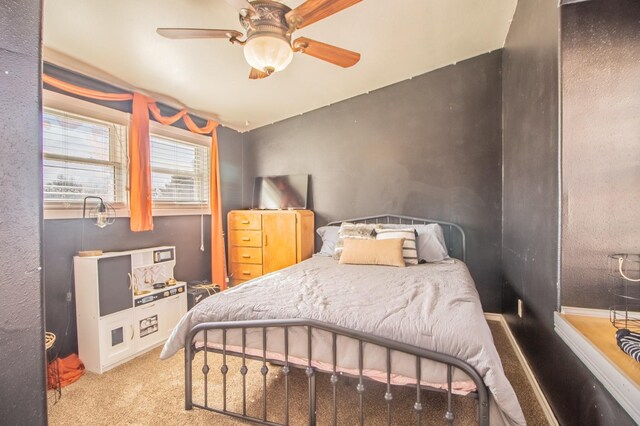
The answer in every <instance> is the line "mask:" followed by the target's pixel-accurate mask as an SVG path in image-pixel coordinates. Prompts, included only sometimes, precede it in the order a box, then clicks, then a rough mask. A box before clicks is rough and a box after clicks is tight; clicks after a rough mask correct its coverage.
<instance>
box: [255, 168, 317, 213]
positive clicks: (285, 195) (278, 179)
mask: <svg viewBox="0 0 640 426" xmlns="http://www.w3.org/2000/svg"><path fill="white" fill-rule="evenodd" d="M308 187H309V175H284V176H259V177H256V181H255V184H254V186H253V203H252V208H254V209H261V210H295V209H306V208H307V189H308Z"/></svg>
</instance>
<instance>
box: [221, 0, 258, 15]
mask: <svg viewBox="0 0 640 426" xmlns="http://www.w3.org/2000/svg"><path fill="white" fill-rule="evenodd" d="M225 1H226V2H227V3H229V4H230V5H231V6H233V7H234V8H236V9H238V12H241V11H242V9H247V10H250V11H251V12H253V13H255V11H256V10H255V9H254V8H253V6H252V5H251V3H249V2H248V1H247V0H225ZM241 13H242V12H241Z"/></svg>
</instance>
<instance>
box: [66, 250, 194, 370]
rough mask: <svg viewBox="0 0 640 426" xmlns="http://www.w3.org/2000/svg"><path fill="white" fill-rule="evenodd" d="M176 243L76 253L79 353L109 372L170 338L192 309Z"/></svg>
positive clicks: (88, 364)
mask: <svg viewBox="0 0 640 426" xmlns="http://www.w3.org/2000/svg"><path fill="white" fill-rule="evenodd" d="M175 265H176V250H175V247H172V246H163V247H153V248H148V249H140V250H129V251H122V252H112V253H103V254H102V255H100V256H89V257H81V256H75V257H74V273H75V291H76V319H77V324H78V354H79V356H80V359H81V360H82V362H83V363H84V365H85V367H86V369H87V370H89V371H92V372H94V373H103V372H105V371H107V370H110V369H112V368H114V367H116V366H118V365H120V364H122V363H124V362H126V361H128V360H130V359H132V358H134V357H136V356H138V355H140V354H142V353H144V352H147V351H149V350H150V349H153V348H155V347H157V346H159V345H161V344H163V343H164V342H165V340H166V339H167V338H168V337H169V335H170V334H171V331H172V330H173V328H174V327H175V326H176V324H177V323H178V321H179V320H180V318H182V316H183V315H184V314H185V313H186V312H187V295H186V293H187V292H186V284H185V283H184V282H181V281H176V280H175V278H174V275H173V270H174V267H175Z"/></svg>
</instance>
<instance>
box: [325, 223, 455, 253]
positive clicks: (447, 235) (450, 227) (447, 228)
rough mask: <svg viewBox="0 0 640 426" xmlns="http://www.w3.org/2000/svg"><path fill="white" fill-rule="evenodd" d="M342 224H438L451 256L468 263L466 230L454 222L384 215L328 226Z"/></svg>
mask: <svg viewBox="0 0 640 426" xmlns="http://www.w3.org/2000/svg"><path fill="white" fill-rule="evenodd" d="M342 222H351V223H376V224H377V223H379V224H386V225H390V224H395V225H407V226H411V225H429V224H432V223H437V224H438V225H440V226H441V227H442V232H443V234H444V241H445V243H446V245H447V250H448V251H449V256H451V257H455V258H456V259H460V260H462V261H463V262H466V261H467V238H466V236H465V233H464V230H463V229H462V228H461V227H460V226H459V225H457V224H455V223H453V222H446V221H443V220H437V219H424V218H419V217H411V216H400V215H395V214H384V215H378V216H365V217H357V218H353V219H345V220H336V221H333V222H329V223H328V224H327V225H328V226H333V225H340V224H341V223H342Z"/></svg>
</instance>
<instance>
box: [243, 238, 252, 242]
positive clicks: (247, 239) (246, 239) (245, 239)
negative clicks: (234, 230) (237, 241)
mask: <svg viewBox="0 0 640 426" xmlns="http://www.w3.org/2000/svg"><path fill="white" fill-rule="evenodd" d="M242 241H251V238H249V237H244V238H243V239H242Z"/></svg>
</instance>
